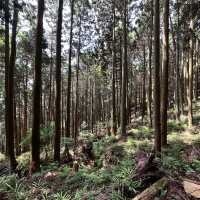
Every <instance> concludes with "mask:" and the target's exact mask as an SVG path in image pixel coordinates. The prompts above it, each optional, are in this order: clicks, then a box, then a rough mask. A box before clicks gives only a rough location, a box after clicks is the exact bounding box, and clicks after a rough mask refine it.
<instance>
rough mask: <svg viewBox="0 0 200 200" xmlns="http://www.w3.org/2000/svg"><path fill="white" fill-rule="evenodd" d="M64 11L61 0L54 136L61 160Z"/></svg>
mask: <svg viewBox="0 0 200 200" xmlns="http://www.w3.org/2000/svg"><path fill="white" fill-rule="evenodd" d="M62 11H63V0H59V6H58V19H57V33H56V102H55V107H56V118H55V137H54V160H55V161H58V162H60V138H61V62H62V61H61V50H62V48H61V38H62Z"/></svg>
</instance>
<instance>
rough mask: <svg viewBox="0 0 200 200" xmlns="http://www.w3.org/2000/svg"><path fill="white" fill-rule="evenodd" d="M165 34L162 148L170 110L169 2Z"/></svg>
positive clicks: (165, 142) (164, 142)
mask: <svg viewBox="0 0 200 200" xmlns="http://www.w3.org/2000/svg"><path fill="white" fill-rule="evenodd" d="M163 12H164V15H163V21H164V33H163V60H162V66H163V72H162V90H161V94H162V95H161V136H162V146H166V145H167V108H168V74H169V0H164V11H163Z"/></svg>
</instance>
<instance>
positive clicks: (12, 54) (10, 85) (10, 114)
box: [7, 0, 18, 170]
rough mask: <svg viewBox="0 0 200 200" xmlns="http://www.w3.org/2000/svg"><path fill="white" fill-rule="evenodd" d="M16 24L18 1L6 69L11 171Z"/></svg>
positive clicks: (15, 2)
mask: <svg viewBox="0 0 200 200" xmlns="http://www.w3.org/2000/svg"><path fill="white" fill-rule="evenodd" d="M17 22H18V1H17V0H15V1H14V12H13V24H12V38H11V52H10V61H9V69H8V99H7V100H8V124H7V126H8V153H9V158H10V166H11V169H12V170H15V168H16V167H17V162H16V159H15V145H14V131H15V128H14V70H15V61H16V35H17Z"/></svg>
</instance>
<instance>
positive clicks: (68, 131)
mask: <svg viewBox="0 0 200 200" xmlns="http://www.w3.org/2000/svg"><path fill="white" fill-rule="evenodd" d="M73 22H74V0H72V1H71V20H70V42H69V65H68V85H67V122H66V137H70V135H71V134H70V125H71V120H70V110H71V76H72V75H71V74H72V69H71V68H72V66H71V60H72V40H73ZM65 152H68V147H67V145H65Z"/></svg>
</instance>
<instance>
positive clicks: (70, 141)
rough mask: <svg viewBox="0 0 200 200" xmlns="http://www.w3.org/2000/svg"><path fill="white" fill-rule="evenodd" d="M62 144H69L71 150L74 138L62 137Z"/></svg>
mask: <svg viewBox="0 0 200 200" xmlns="http://www.w3.org/2000/svg"><path fill="white" fill-rule="evenodd" d="M61 143H62V144H63V145H66V144H67V146H68V147H69V148H70V147H72V146H73V145H74V140H73V138H69V137H62V138H61Z"/></svg>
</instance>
